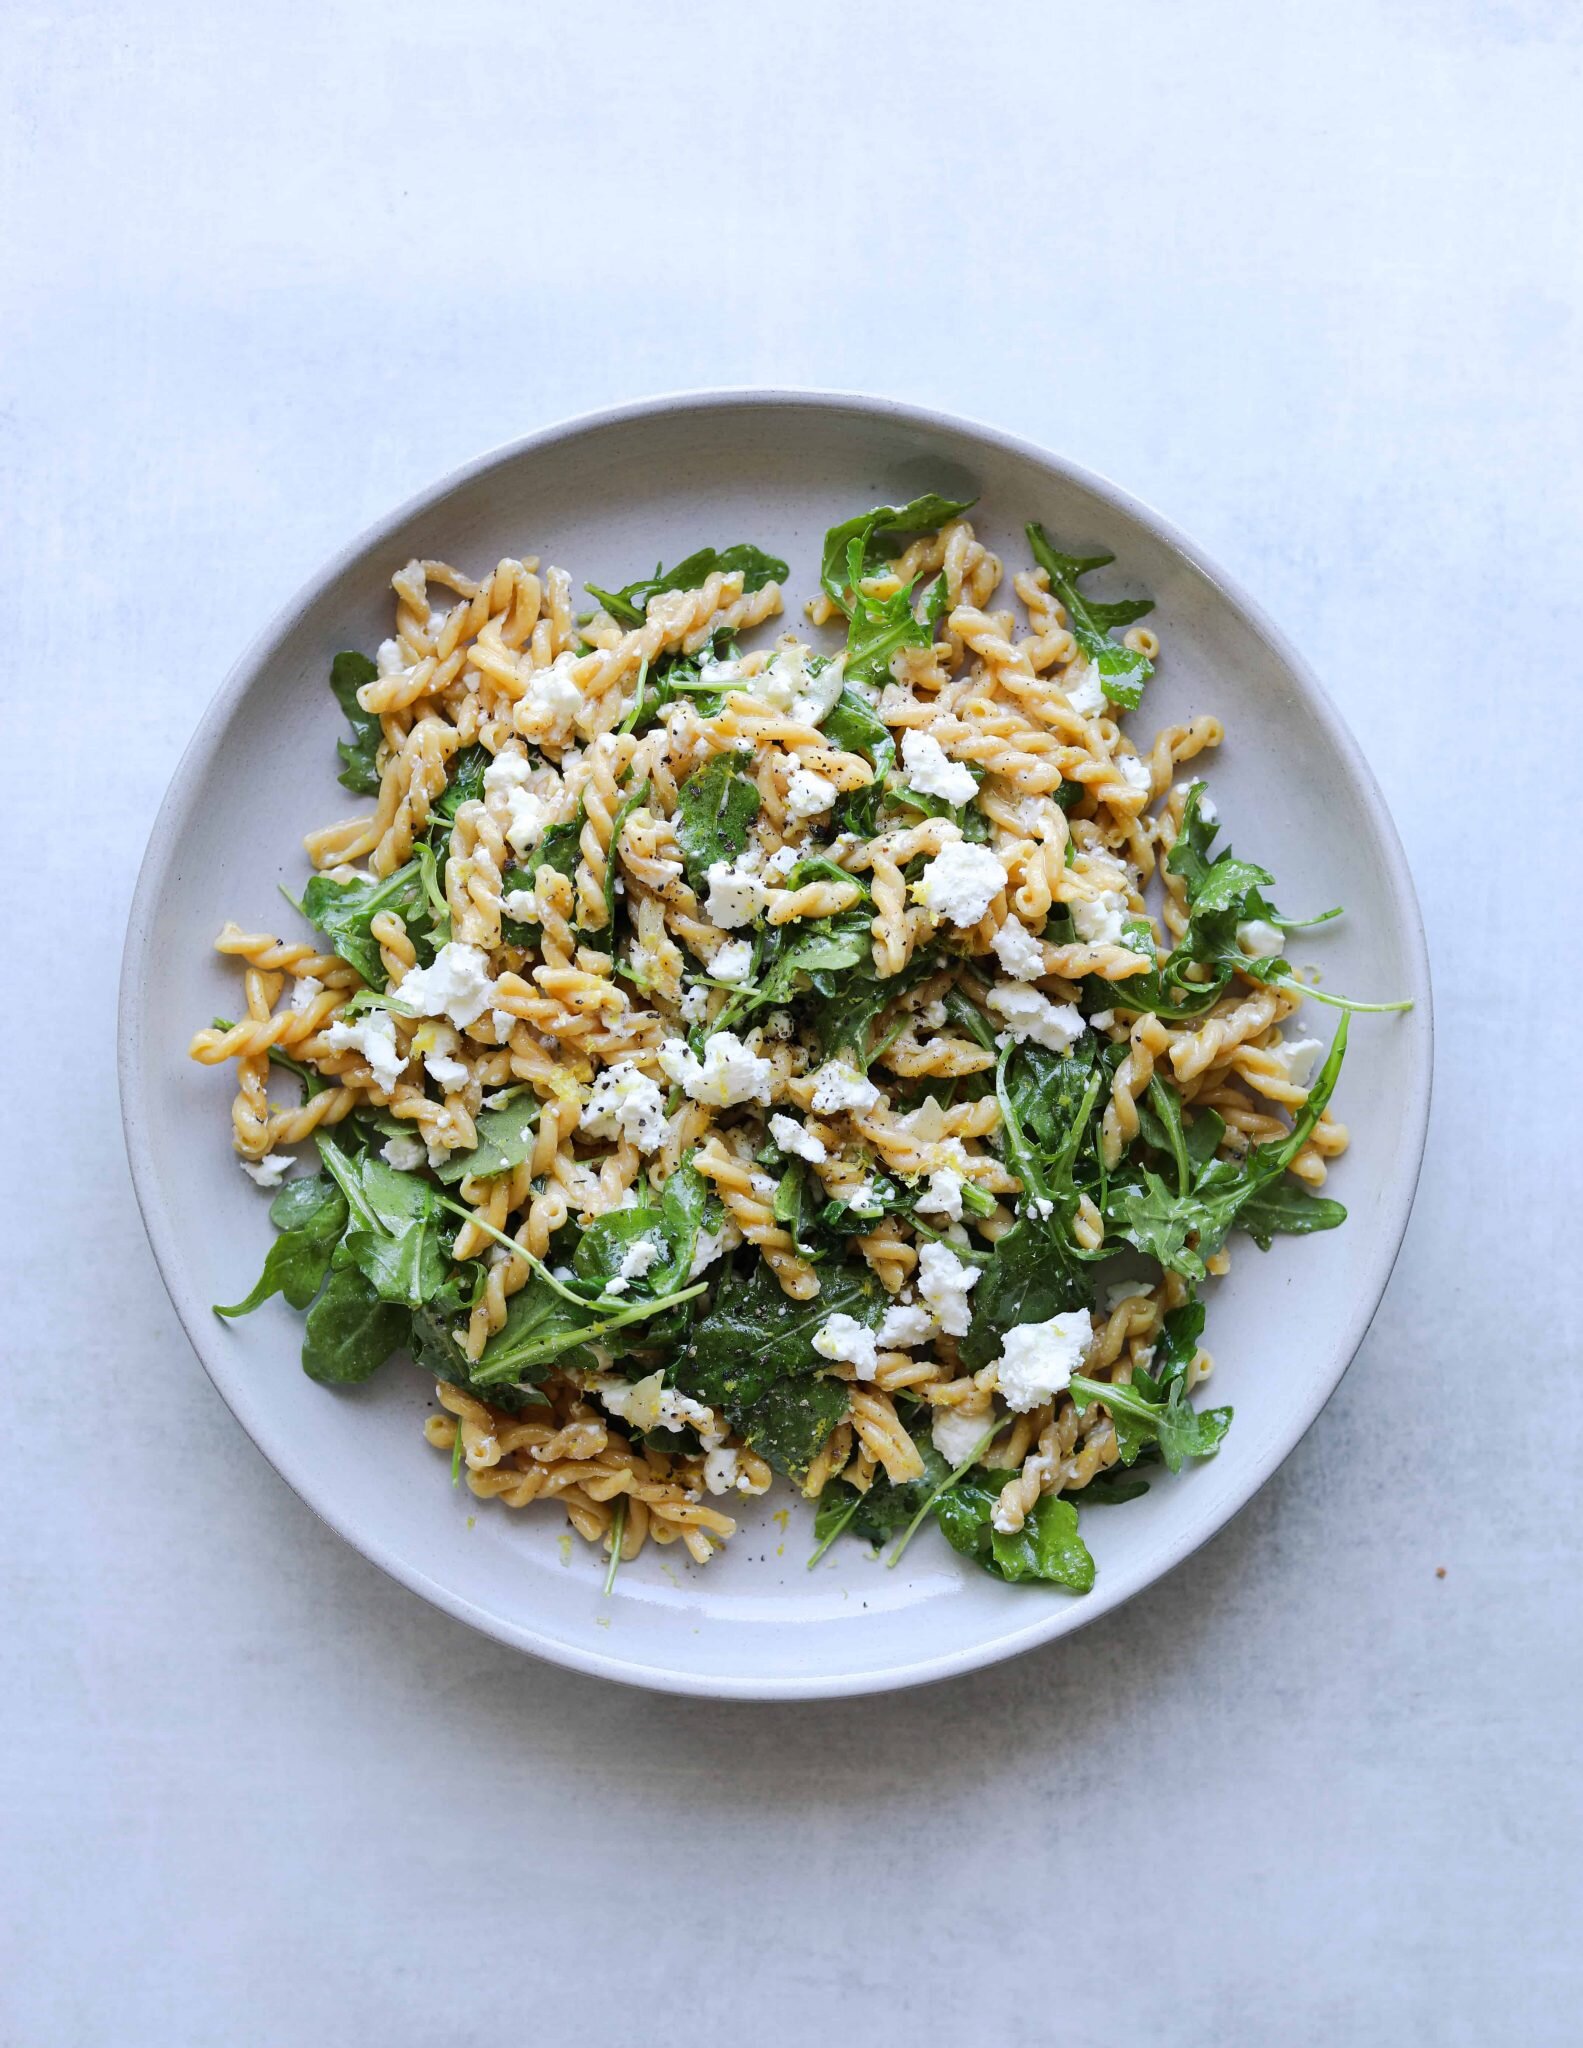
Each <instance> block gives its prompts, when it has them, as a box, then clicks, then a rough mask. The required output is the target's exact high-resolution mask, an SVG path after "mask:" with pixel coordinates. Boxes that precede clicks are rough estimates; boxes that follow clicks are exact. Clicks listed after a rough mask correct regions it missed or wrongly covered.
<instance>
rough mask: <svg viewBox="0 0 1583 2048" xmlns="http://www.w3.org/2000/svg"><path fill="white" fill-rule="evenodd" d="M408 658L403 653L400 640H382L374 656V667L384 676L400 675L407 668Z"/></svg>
mask: <svg viewBox="0 0 1583 2048" xmlns="http://www.w3.org/2000/svg"><path fill="white" fill-rule="evenodd" d="M406 665H407V660H406V656H405V655H404V654H403V653H402V651H401V642H400V641H399V640H381V641H380V643H379V648H378V651H377V652H376V654H375V655H374V666H375V668H377V669H378V670H379V673H380V674H381V675H382V676H394V675H399V674H400V673H401V671H402V670H403V669H404V668H405V667H406Z"/></svg>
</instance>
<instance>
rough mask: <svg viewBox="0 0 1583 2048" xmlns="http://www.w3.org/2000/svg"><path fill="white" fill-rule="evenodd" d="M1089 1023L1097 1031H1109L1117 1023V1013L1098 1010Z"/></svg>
mask: <svg viewBox="0 0 1583 2048" xmlns="http://www.w3.org/2000/svg"><path fill="white" fill-rule="evenodd" d="M1088 1021H1089V1023H1090V1024H1092V1025H1093V1027H1094V1029H1095V1030H1096V1031H1109V1030H1110V1028H1111V1027H1112V1025H1114V1023H1115V1021H1116V1013H1115V1011H1114V1010H1096V1011H1095V1012H1094V1014H1093V1016H1092V1017H1090V1018H1089V1020H1088Z"/></svg>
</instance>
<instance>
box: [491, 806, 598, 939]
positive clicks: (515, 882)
mask: <svg viewBox="0 0 1583 2048" xmlns="http://www.w3.org/2000/svg"><path fill="white" fill-rule="evenodd" d="M582 831H583V809H582V805H581V803H579V805H578V807H577V816H576V817H575V818H564V819H562V821H561V822H560V824H558V825H552V826H551V827H550V829H549V830H548V831H547V832H546V833H545V835H544V837H543V838H542V839H541V840H540V841H539V843H538V845H537V846H535V847H534V849H533V851H532V852H531V853H530V854H529V855H528V857H527V859H526V860H525V861H524V862H523V863H522V865H521V866H520V867H512V868H507V870H506V872H505V874H504V876H503V877H502V878H501V889H502V891H503V893H504V894H506V895H510V894H511V893H512V892H513V891H514V890H517V889H532V888H533V887H535V885H536V884H537V882H538V878H539V870H540V868H553V869H554V870H555V872H556V873H557V874H558V875H565V876H567V878H568V879H570V878H571V877H572V876H574V875H575V874H576V873H577V863H578V861H579V860H580V859H581V858H582V845H581V841H582ZM500 935H501V937H502V938H503V939H504V940H505V942H506V944H507V945H508V946H521V947H522V948H524V950H525V949H526V948H528V947H530V946H537V945H538V944H539V941H540V938H541V936H542V934H541V932H540V928H539V926H538V925H537V924H525V923H523V922H522V921H521V920H520V919H514V918H509V917H502V919H501V920H500Z"/></svg>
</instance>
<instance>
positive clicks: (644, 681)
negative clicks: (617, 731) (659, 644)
mask: <svg viewBox="0 0 1583 2048" xmlns="http://www.w3.org/2000/svg"><path fill="white" fill-rule="evenodd" d="M648 684H649V658H648V656H647V655H646V654H645V655H644V657H643V663H642V666H641V667H640V668H639V670H638V687H637V691H636V693H635V695H634V696H633V699H632V709H631V710H630V711H629V712H628V713H627V715H626V717H625V718H623V719H622V721H621V730H622V731H623V732H633V731H635V730H636V728H637V722H638V720H639V719H640V718H641V717H642V716H643V700H644V698H645V697H646V696H647V695H648Z"/></svg>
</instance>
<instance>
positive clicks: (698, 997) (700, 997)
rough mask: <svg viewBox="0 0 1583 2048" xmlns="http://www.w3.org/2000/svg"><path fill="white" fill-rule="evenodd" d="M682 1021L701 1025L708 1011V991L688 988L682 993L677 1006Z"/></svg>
mask: <svg viewBox="0 0 1583 2048" xmlns="http://www.w3.org/2000/svg"><path fill="white" fill-rule="evenodd" d="M677 1008H678V1009H679V1010H680V1011H681V1013H682V1017H683V1019H684V1020H685V1021H686V1022H687V1023H689V1024H701V1023H702V1022H703V1020H704V1018H705V1016H706V1015H707V1014H708V1011H709V991H708V989H706V988H701V987H700V988H689V989H685V990H683V992H682V999H681V1002H680V1003H679V1004H678V1005H677Z"/></svg>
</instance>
